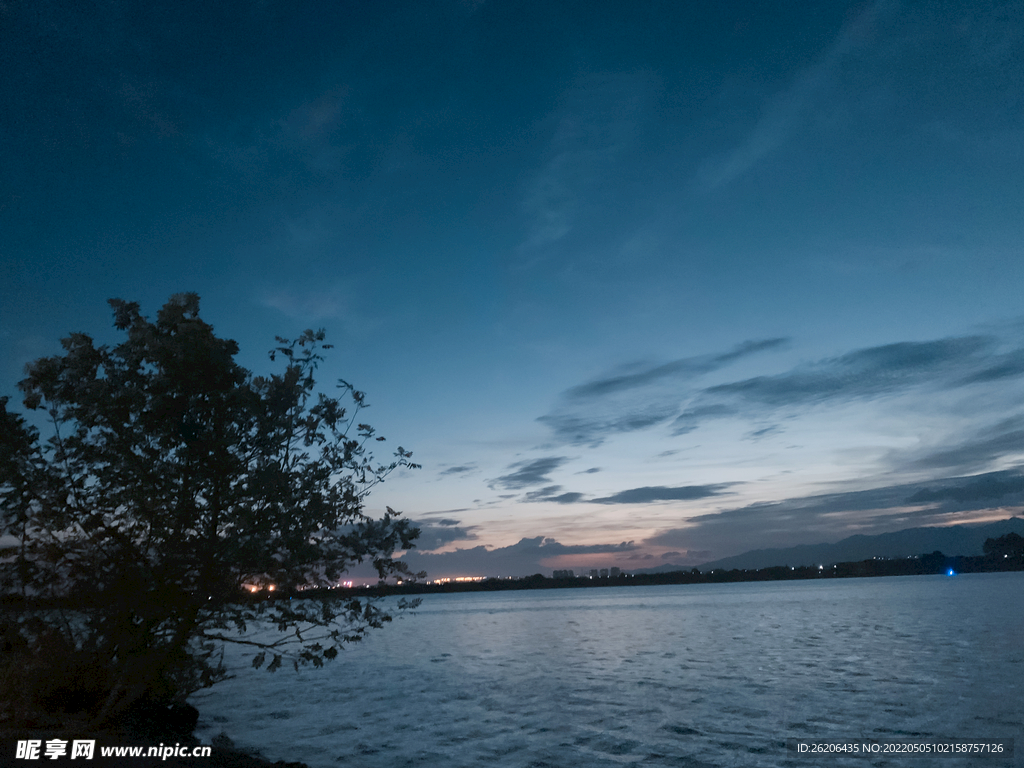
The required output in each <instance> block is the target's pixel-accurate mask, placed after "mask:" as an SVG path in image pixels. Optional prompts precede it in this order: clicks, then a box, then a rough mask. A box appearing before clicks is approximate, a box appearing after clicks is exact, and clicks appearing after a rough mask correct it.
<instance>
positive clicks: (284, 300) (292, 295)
mask: <svg viewBox="0 0 1024 768" xmlns="http://www.w3.org/2000/svg"><path fill="white" fill-rule="evenodd" d="M258 300H259V303H260V304H262V305H263V306H265V307H271V308H272V309H276V310H278V311H279V312H281V313H283V314H285V315H287V316H288V317H290V318H293V319H295V320H301V321H310V322H314V321H318V320H325V319H328V318H337V317H339V316H341V315H343V314H344V313H345V311H346V309H347V308H348V305H349V302H348V296H347V291H346V290H345V289H344V288H342V287H341V286H334V287H330V288H317V289H312V290H310V289H301V290H300V289H297V288H273V289H266V290H263V291H262V292H260V294H259V295H258Z"/></svg>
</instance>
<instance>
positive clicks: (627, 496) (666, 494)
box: [592, 483, 735, 504]
mask: <svg viewBox="0 0 1024 768" xmlns="http://www.w3.org/2000/svg"><path fill="white" fill-rule="evenodd" d="M732 485H735V483H717V484H714V485H683V486H680V487H678V488H667V487H665V486H661V485H659V486H649V487H644V488H630V489H629V490H626V491H619V492H618V493H615V494H612V495H611V496H605V497H603V498H600V499H592V501H593V502H594V503H596V504H650V503H651V502H655V501H695V500H697V499H706V498H708V497H709V496H720V495H721V494H722V493H724V492H725V489H726V488H729V487H730V486H732Z"/></svg>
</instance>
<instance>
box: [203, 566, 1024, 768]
mask: <svg viewBox="0 0 1024 768" xmlns="http://www.w3.org/2000/svg"><path fill="white" fill-rule="evenodd" d="M1022 638H1024V573H1004V574H971V575H966V576H956V577H952V578H949V577H941V576H913V577H910V576H908V577H893V578H876V579H842V580H823V581H799V582H785V583H778V582H776V583H747V584H702V585H678V586H656V587H636V588H632V587H619V588H607V589H603V588H602V589H574V590H532V591H521V592H504V593H477V594H470V593H464V594H454V595H428V596H426V597H425V598H424V601H423V604H422V605H421V606H420V608H419V609H417V611H416V613H415V615H412V616H409V617H406V618H404V619H402V620H400V621H396V622H394V623H393V624H392V625H390V626H388V627H386V628H385V629H383V630H381V631H379V632H376V633H374V634H373V635H371V637H370V639H368V640H367V641H366V642H364V643H362V644H360V645H356V646H351V647H350V648H349V649H347V650H346V651H345V652H344V653H342V654H341V656H340V657H339V659H338V660H336V661H335V662H333V663H331V664H329V665H328V666H327V667H326V668H325V669H323V670H301V671H300V672H299V673H298V674H296V673H295V672H294V671H292V670H291V669H290V668H289V669H282V670H281V671H278V672H276V673H274V674H268V673H266V672H264V671H256V670H253V669H251V668H250V667H249V666H248V662H247V660H246V659H244V658H242V657H241V656H239V657H237V660H236V661H235V662H234V663H235V664H236V665H238V670H237V677H236V678H235V679H233V680H229V681H227V682H225V683H222V684H220V685H218V686H216V687H215V688H213V689H211V690H210V691H207V692H203V693H202V694H199V695H197V696H196V697H195V699H194V702H195V704H196V705H197V706H198V707H199V709H200V712H201V723H200V727H201V728H202V729H205V732H204V731H201V732H200V735H202V736H205V737H207V738H209V736H211V735H213V734H216V733H220V732H221V731H223V732H225V733H226V734H227V735H228V736H229V737H230V738H232V739H233V740H234V741H235V742H236V743H237V744H238V745H240V746H244V747H251V748H257V749H259V750H260V751H261V752H262V753H263V754H264V755H265V756H266V757H268V758H271V759H273V760H281V759H287V760H301V761H303V762H305V763H307V764H308V765H310V766H311V768H321V767H323V768H326V766H336V765H344V766H350V767H353V768H355V767H359V768H362V767H364V766H365V768H397V767H399V766H439V767H441V766H443V767H444V768H448V767H449V766H451V767H453V768H454V767H458V766H466V767H467V768H468V767H469V766H474V767H476V766H482V765H499V766H509V767H510V768H520V767H522V768H527V767H528V766H529V767H532V768H541V767H542V766H564V767H566V768H569V767H570V766H588V767H591V766H592V767H593V768H603V767H605V766H609V767H610V766H628V765H636V766H640V765H643V766H744V767H746V766H784V765H794V766H811V765H815V764H827V765H830V766H832V765H834V766H845V765H856V766H868V765H878V766H881V765H911V766H915V767H916V768H927V766H930V765H936V766H947V767H952V766H958V765H979V766H990V767H991V768H996V767H997V766H1007V765H1014V766H1020V765H1024V762H1022V760H1021V756H1020V754H1019V753H1020V751H1021V749H1024V738H1022V737H1024V639H1022ZM790 737H795V738H822V739H824V738H835V739H851V740H853V739H856V740H861V739H867V738H874V739H885V738H895V739H901V740H907V739H935V738H962V739H972V740H976V739H981V738H996V737H1002V738H1006V737H1013V738H1016V739H1017V744H1018V745H1019V746H1018V749H1017V756H1016V757H1015V758H1014V759H1009V760H1008V759H979V758H974V759H963V758H960V759H939V760H936V759H931V758H916V759H903V760H894V759H888V760H886V759H881V758H874V759H844V758H829V759H827V760H825V763H822V762H821V759H820V758H819V759H817V760H814V759H808V758H798V757H795V756H793V755H791V754H789V753H787V751H786V749H785V743H786V739H787V738H790Z"/></svg>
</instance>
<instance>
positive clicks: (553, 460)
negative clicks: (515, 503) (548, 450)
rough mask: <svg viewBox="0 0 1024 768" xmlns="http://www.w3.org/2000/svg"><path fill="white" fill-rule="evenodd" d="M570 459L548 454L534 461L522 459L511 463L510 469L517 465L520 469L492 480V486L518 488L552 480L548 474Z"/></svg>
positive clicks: (508, 488)
mask: <svg viewBox="0 0 1024 768" xmlns="http://www.w3.org/2000/svg"><path fill="white" fill-rule="evenodd" d="M568 460H569V459H568V458H566V457H565V456H546V457H544V458H540V459H534V460H533V461H520V462H516V463H515V464H510V465H509V469H513V468H515V467H518V469H517V470H516V471H515V472H512V473H510V474H507V475H502V476H501V477H498V478H495V479H494V480H492V481H491V483H490V487H491V488H492V489H499V488H502V489H505V490H518V489H520V488H528V487H529V486H531V485H540V484H542V483H548V482H551V478H550V477H548V475H549V474H550V473H551V472H554V471H555V470H556V469H558V468H559V467H560V466H562V465H563V464H565V462H567V461H568Z"/></svg>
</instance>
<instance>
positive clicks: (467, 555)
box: [402, 536, 637, 578]
mask: <svg viewBox="0 0 1024 768" xmlns="http://www.w3.org/2000/svg"><path fill="white" fill-rule="evenodd" d="M636 548H637V545H636V544H635V543H634V542H632V541H623V542H621V543H619V544H561V543H559V542H558V541H556V540H554V539H551V538H545V537H543V536H535V537H532V538H523V539H521V540H520V541H519V542H517V543H516V544H512V545H510V546H507V547H499V548H496V549H488V548H487V547H483V546H479V547H473V548H471V549H456V550H455V551H453V552H438V553H430V552H418V551H417V550H411V551H409V552H406V553H405V554H404V555H403V556H402V559H403V560H404V561H405V562H406V563H408V565H409V566H410V567H411V568H412V570H413V571H414V572H418V571H426V572H427V575H428V577H429V578H441V577H445V576H520V575H527V574H532V573H549V572H550V570H551V569H550V567H549V566H546V565H543V564H542V562H541V561H543V560H550V559H551V558H554V557H560V556H564V555H617V554H623V555H624V554H626V553H629V552H633V551H635V550H636ZM556 567H557V566H556Z"/></svg>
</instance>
